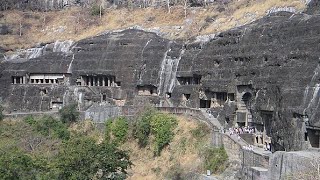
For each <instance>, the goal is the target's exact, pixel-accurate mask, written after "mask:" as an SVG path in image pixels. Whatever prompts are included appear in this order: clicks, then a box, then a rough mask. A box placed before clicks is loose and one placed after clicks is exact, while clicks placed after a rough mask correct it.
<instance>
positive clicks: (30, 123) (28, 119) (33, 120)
mask: <svg viewBox="0 0 320 180" xmlns="http://www.w3.org/2000/svg"><path fill="white" fill-rule="evenodd" d="M23 120H24V122H26V123H27V124H29V125H31V126H32V125H34V124H36V120H35V119H34V118H33V116H32V115H28V116H27V117H25V118H24V119H23Z"/></svg>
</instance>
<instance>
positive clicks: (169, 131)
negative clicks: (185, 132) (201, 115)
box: [151, 113, 178, 156]
mask: <svg viewBox="0 0 320 180" xmlns="http://www.w3.org/2000/svg"><path fill="white" fill-rule="evenodd" d="M177 125H178V123H177V119H176V118H174V117H173V116H170V115H168V114H163V113H157V114H155V115H153V116H152V118H151V132H152V134H153V135H154V137H155V149H154V153H155V155H156V156H159V155H160V153H161V151H162V149H163V148H164V147H165V146H166V145H168V144H169V143H170V142H171V141H172V139H173V137H174V132H173V131H174V129H175V128H176V127H177Z"/></svg>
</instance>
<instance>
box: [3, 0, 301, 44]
mask: <svg viewBox="0 0 320 180" xmlns="http://www.w3.org/2000/svg"><path fill="white" fill-rule="evenodd" d="M285 6H289V7H294V8H296V9H297V10H298V11H302V10H303V9H304V8H305V4H304V3H303V1H301V0H239V1H234V2H233V3H230V4H228V5H227V6H221V5H217V4H215V5H212V6H209V7H207V8H190V9H188V11H187V18H186V19H185V17H184V10H183V7H180V6H176V7H173V8H172V9H171V13H170V14H168V13H167V11H166V10H165V9H154V8H146V9H134V10H128V9H106V10H105V14H104V15H103V16H102V18H101V19H100V18H99V17H94V16H91V15H90V10H89V9H83V8H70V9H65V10H62V11H52V12H42V13H40V12H20V11H5V12H2V14H3V15H4V17H3V18H2V19H0V23H5V24H8V25H10V26H11V27H13V28H12V29H13V34H12V35H4V36H0V38H1V41H0V46H2V47H5V48H7V49H17V48H27V47H32V46H35V45H36V44H37V43H40V42H44V43H45V42H53V41H55V40H67V39H72V40H80V39H83V38H87V37H91V36H95V35H97V34H100V33H102V32H104V31H106V30H115V29H124V28H127V27H131V26H134V25H139V26H141V27H143V28H154V27H157V28H159V29H160V31H161V32H162V33H163V34H164V36H165V37H166V38H170V39H177V38H182V39H187V38H190V37H192V36H197V35H204V34H212V33H217V32H221V31H225V30H227V29H230V28H234V27H236V26H240V25H243V24H246V23H249V22H251V21H253V20H254V19H258V18H261V17H262V16H264V15H265V14H266V11H267V10H269V9H270V8H272V7H285ZM207 18H213V19H214V22H206V19H207ZM20 22H21V23H22V25H23V27H22V32H23V35H22V36H21V37H20V36H19V29H20V28H19V27H20ZM175 26H178V27H180V26H181V27H182V28H175Z"/></svg>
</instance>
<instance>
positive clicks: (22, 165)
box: [0, 149, 35, 179]
mask: <svg viewBox="0 0 320 180" xmlns="http://www.w3.org/2000/svg"><path fill="white" fill-rule="evenodd" d="M22 178H23V179H35V165H34V163H33V160H32V158H31V157H30V156H29V155H27V154H24V153H23V152H22V151H19V150H18V149H10V150H7V151H2V152H0V179H22Z"/></svg>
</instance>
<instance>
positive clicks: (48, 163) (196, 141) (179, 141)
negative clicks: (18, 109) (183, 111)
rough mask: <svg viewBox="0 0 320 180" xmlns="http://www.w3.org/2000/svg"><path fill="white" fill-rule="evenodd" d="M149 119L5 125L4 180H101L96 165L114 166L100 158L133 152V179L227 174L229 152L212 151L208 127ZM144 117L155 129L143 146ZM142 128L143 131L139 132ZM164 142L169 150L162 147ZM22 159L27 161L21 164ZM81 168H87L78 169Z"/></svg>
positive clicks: (0, 145)
mask: <svg viewBox="0 0 320 180" xmlns="http://www.w3.org/2000/svg"><path fill="white" fill-rule="evenodd" d="M145 114H146V113H144V114H142V115H141V116H139V117H137V118H136V119H135V120H133V121H127V120H126V119H124V118H118V119H115V120H113V121H108V122H109V123H107V125H105V126H100V127H96V125H95V124H93V123H92V121H90V120H85V121H81V122H75V123H72V122H71V124H70V123H64V122H63V121H60V120H59V119H54V118H52V117H49V116H44V117H38V118H34V117H31V116H30V117H27V118H24V119H5V120H3V121H0V160H1V161H3V163H4V164H3V163H1V162H0V179H1V178H6V177H11V175H13V176H21V177H22V176H26V177H30V178H40V179H41V178H50V179H56V178H62V179H63V178H72V177H77V178H81V177H90V176H92V175H93V174H95V175H94V176H95V177H98V178H97V179H99V177H100V175H99V172H100V170H98V169H99V168H98V167H96V165H95V164H96V163H97V164H98V165H103V166H102V167H105V166H106V165H108V164H106V165H104V163H108V162H109V160H108V161H106V162H104V161H102V162H101V158H99V157H100V156H103V157H107V158H111V157H110V156H112V155H113V154H115V152H116V151H118V152H120V154H121V152H124V153H127V155H128V157H129V159H130V161H131V162H132V166H131V167H130V168H129V169H128V171H127V172H128V179H164V178H168V179H179V178H183V179H185V178H188V179H189V178H191V177H193V176H194V174H204V173H205V172H206V169H211V170H212V172H215V173H221V172H223V171H224V169H225V168H226V167H227V163H226V160H227V156H226V153H225V151H224V149H215V148H212V147H210V140H211V138H210V137H211V131H210V129H209V128H208V126H207V125H206V124H204V123H201V122H198V121H195V120H192V119H189V118H187V117H183V116H179V117H175V116H170V115H167V114H162V113H158V112H155V111H152V113H151V114H150V113H149V114H147V115H145ZM141 117H145V118H144V120H147V121H148V122H150V128H151V129H150V130H151V131H150V132H149V133H147V135H146V136H145V137H144V138H146V139H147V141H146V142H145V143H144V145H143V146H141V143H139V141H138V138H137V137H138V136H137V132H138V131H140V130H145V129H146V128H145V127H147V126H146V124H143V126H140V125H141V124H140V125H138V124H137V122H139V120H141V119H143V118H141ZM140 122H141V121H140ZM144 122H146V121H144ZM139 127H142V129H141V128H140V130H137V129H139ZM171 132H172V138H171V137H170V136H167V135H168V134H170V133H171ZM168 137H169V139H166V138H168ZM159 138H160V139H159ZM143 140H145V139H143ZM159 142H160V144H161V142H163V143H164V146H159V147H158V145H159ZM114 145H115V146H114ZM110 148H111V149H110ZM159 148H161V149H160V151H159V152H160V153H159V154H158V153H157V150H158V149H159ZM104 150H105V151H104ZM101 152H102V153H101ZM95 157H97V161H96V160H95ZM21 158H22V159H25V160H24V162H20V163H19V165H17V164H15V163H17V161H18V160H19V159H20V160H21ZM121 161H122V160H121ZM21 163H22V164H21ZM79 163H80V164H82V165H83V166H80V165H79V166H77V167H76V168H75V169H74V168H73V166H74V165H75V164H79ZM115 163H116V162H115ZM8 164H9V165H8ZM120 164H121V163H120ZM120 164H119V165H120ZM93 165H94V166H93ZM7 166H8V167H7ZM11 167H12V168H13V167H18V168H13V172H14V173H13V174H12V173H11V172H10V171H7V170H5V169H8V168H11ZM97 168H98V169H97ZM1 170H3V171H1ZM29 171H30V172H31V173H28V172H29ZM70 174H71V176H70Z"/></svg>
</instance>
